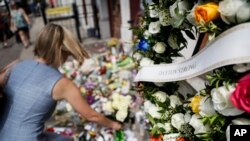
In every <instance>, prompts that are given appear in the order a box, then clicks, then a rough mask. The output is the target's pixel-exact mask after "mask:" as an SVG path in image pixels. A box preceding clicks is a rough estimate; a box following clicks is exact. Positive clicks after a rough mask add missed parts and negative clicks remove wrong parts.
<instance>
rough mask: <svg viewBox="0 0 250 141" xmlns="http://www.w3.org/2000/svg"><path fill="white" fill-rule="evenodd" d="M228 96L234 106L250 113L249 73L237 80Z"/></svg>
mask: <svg viewBox="0 0 250 141" xmlns="http://www.w3.org/2000/svg"><path fill="white" fill-rule="evenodd" d="M230 98H231V101H232V103H233V105H234V106H235V107H236V108H238V109H241V110H244V111H246V112H248V113H250V74H247V75H245V76H244V77H242V78H241V79H240V80H239V82H238V84H237V87H236V89H235V91H234V92H233V94H232V95H231V97H230Z"/></svg>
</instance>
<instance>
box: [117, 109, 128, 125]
mask: <svg viewBox="0 0 250 141" xmlns="http://www.w3.org/2000/svg"><path fill="white" fill-rule="evenodd" d="M127 116H128V111H127V110H119V111H117V113H116V115H115V118H116V119H117V120H118V121H121V122H123V121H124V120H125V118H126V117H127Z"/></svg>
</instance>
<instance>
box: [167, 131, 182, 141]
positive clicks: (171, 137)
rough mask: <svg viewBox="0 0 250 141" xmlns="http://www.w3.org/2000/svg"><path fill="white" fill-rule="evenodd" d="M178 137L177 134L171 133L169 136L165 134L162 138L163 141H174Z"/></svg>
mask: <svg viewBox="0 0 250 141" xmlns="http://www.w3.org/2000/svg"><path fill="white" fill-rule="evenodd" d="M179 136H180V134H179V133H171V134H165V135H164V136H163V141H176V139H177V138H178V137H179Z"/></svg>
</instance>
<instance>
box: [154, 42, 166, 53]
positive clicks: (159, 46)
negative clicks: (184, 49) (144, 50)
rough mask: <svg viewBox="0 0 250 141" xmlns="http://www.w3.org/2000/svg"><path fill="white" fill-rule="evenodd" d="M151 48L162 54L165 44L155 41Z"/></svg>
mask: <svg viewBox="0 0 250 141" xmlns="http://www.w3.org/2000/svg"><path fill="white" fill-rule="evenodd" d="M153 49H154V51H155V52H156V53H159V54H162V53H164V52H165V50H166V44H165V43H163V42H157V43H156V44H155V45H154V46H153Z"/></svg>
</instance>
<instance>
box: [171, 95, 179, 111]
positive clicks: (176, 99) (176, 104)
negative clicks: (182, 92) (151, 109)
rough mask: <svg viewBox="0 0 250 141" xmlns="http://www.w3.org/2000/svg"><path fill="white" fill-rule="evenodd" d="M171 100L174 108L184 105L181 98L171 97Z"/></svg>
mask: <svg viewBox="0 0 250 141" xmlns="http://www.w3.org/2000/svg"><path fill="white" fill-rule="evenodd" d="M169 99H170V106H171V107H173V108H175V107H176V106H179V105H181V104H182V102H181V100H180V98H179V97H178V96H176V95H171V96H169Z"/></svg>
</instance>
